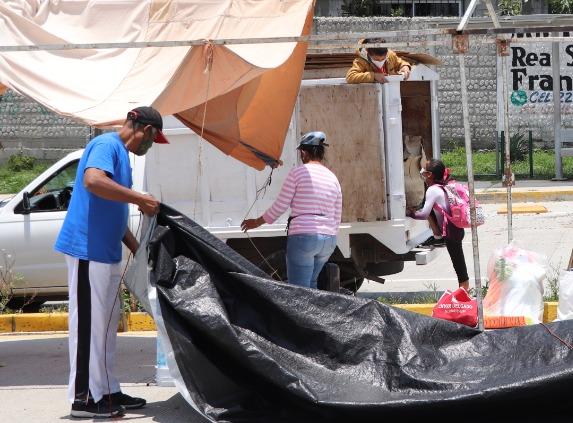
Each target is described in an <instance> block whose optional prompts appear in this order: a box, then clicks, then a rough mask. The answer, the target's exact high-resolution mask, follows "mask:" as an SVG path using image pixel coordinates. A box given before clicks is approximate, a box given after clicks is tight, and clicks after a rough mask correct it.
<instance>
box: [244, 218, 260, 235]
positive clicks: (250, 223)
mask: <svg viewBox="0 0 573 423" xmlns="http://www.w3.org/2000/svg"><path fill="white" fill-rule="evenodd" d="M263 223H265V220H264V219H263V217H262V216H261V217H258V218H256V219H245V220H243V223H241V229H242V230H243V232H247V231H248V230H251V229H255V228H258V227H259V226H261V225H262V224H263Z"/></svg>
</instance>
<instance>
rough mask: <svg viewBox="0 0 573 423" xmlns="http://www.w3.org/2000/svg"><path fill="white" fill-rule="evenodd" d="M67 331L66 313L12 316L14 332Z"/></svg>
mask: <svg viewBox="0 0 573 423" xmlns="http://www.w3.org/2000/svg"><path fill="white" fill-rule="evenodd" d="M61 330H68V313H22V314H15V315H14V332H45V331H61Z"/></svg>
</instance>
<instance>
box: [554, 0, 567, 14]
mask: <svg viewBox="0 0 573 423" xmlns="http://www.w3.org/2000/svg"><path fill="white" fill-rule="evenodd" d="M549 13H566V14H568V13H573V0H549Z"/></svg>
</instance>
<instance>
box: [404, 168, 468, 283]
mask: <svg viewBox="0 0 573 423" xmlns="http://www.w3.org/2000/svg"><path fill="white" fill-rule="evenodd" d="M420 175H422V178H423V179H424V182H425V183H426V185H427V187H428V188H427V190H426V201H425V202H424V206H423V207H422V209H421V210H418V211H415V210H413V209H410V210H408V211H407V213H406V215H407V216H409V217H411V218H413V219H417V220H425V219H428V218H429V217H430V215H431V214H433V215H434V217H435V219H436V220H437V223H438V227H439V228H442V231H443V235H444V238H445V241H446V248H447V250H448V254H449V255H450V259H451V260H452V264H453V266H454V270H455V272H456V275H457V277H458V282H459V286H460V287H461V288H464V289H465V290H466V291H467V290H469V287H470V282H469V277H468V270H467V266H466V261H465V258H464V250H463V249H462V240H463V239H464V234H465V232H464V229H463V228H458V227H457V226H455V225H454V224H453V223H451V222H450V221H449V220H448V219H447V218H446V214H447V215H451V211H450V204H449V201H448V196H447V194H446V190H445V186H446V185H447V184H448V182H449V181H450V180H451V178H450V172H449V169H447V168H446V166H445V165H444V163H443V162H442V161H441V160H436V159H432V160H430V161H429V162H428V163H427V164H426V167H425V168H422V170H421V171H420Z"/></svg>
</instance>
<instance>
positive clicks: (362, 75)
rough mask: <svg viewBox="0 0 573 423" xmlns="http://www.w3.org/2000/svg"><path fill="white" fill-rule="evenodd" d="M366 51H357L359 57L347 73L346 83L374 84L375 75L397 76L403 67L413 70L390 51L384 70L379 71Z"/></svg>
mask: <svg viewBox="0 0 573 423" xmlns="http://www.w3.org/2000/svg"><path fill="white" fill-rule="evenodd" d="M361 50H362V51H361ZM365 51H366V50H365V49H359V50H357V52H356V54H357V55H358V57H357V58H356V59H354V62H353V63H352V67H351V68H350V69H349V70H348V72H346V82H348V83H349V84H360V83H363V82H374V81H375V79H374V73H383V74H384V75H397V74H398V72H399V71H400V69H402V67H403V66H408V67H409V68H411V66H410V64H409V63H408V62H406V61H405V60H403V59H401V58H399V57H398V56H397V55H396V53H394V52H393V51H392V50H390V49H388V54H387V55H386V63H384V68H383V70H379V69H378V68H377V67H376V66H375V65H374V64H373V63H371V62H370V61H369V60H368V58H367V56H366V53H365Z"/></svg>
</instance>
